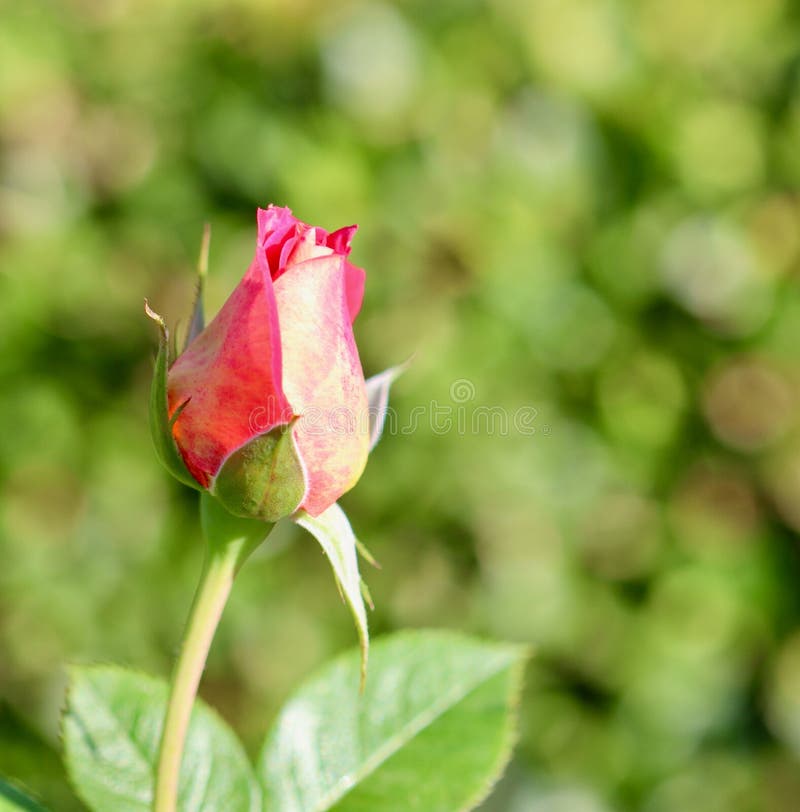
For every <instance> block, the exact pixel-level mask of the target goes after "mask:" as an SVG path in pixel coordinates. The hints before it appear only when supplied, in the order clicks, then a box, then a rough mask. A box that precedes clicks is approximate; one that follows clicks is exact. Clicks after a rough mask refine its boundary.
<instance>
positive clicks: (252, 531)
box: [153, 494, 270, 812]
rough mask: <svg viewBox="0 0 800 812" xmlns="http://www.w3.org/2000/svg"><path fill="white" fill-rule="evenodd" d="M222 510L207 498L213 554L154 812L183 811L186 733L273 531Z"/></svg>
mask: <svg viewBox="0 0 800 812" xmlns="http://www.w3.org/2000/svg"><path fill="white" fill-rule="evenodd" d="M220 511H222V508H221V507H220V506H218V503H216V500H214V499H213V498H212V497H209V496H207V495H206V494H202V497H201V513H202V519H203V528H204V531H205V535H206V537H207V540H208V550H207V553H206V561H205V564H204V566H203V572H202V574H201V576H200V583H199V585H198V587H197V592H196V593H195V597H194V603H193V604H192V609H191V612H190V614H189V621H188V624H187V627H186V633H185V635H184V639H183V646H182V648H181V653H180V656H179V657H178V662H177V663H176V665H175V670H174V672H173V676H172V686H171V689H170V696H169V702H168V704H167V714H166V716H165V718H164V730H163V733H162V737H161V746H160V750H159V757H158V766H157V769H156V781H155V791H154V795H153V812H175V810H176V809H177V803H178V778H179V776H180V767H181V760H182V757H183V750H184V744H185V742H186V731H187V729H188V727H189V720H190V718H191V714H192V707H193V705H194V700H195V697H196V696H197V688H198V686H199V684H200V677H201V676H202V674H203V669H204V668H205V664H206V658H207V657H208V651H209V649H210V648H211V641H212V640H213V638H214V633H215V631H216V629H217V626H218V625H219V621H220V618H221V617H222V611H223V609H224V608H225V604H226V602H227V600H228V596H229V595H230V592H231V588H232V586H233V580H234V578H235V577H236V573H237V572H238V570H239V567H241V565H242V564H243V563H244V561H245V559H246V558H247V556H248V555H250V553H251V552H252V551H253V550H254V549H255V548H256V547H257V546H258V544H260V543H261V541H263V539H264V538H265V537H266V535H267V533H268V532H269V529H270V528H269V525H265V524H264V523H262V522H253V521H251V520H247V519H238V518H235V517H233V516H230V515H229V514H226V513H224V512H223V513H220Z"/></svg>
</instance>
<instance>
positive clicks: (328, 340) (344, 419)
mask: <svg viewBox="0 0 800 812" xmlns="http://www.w3.org/2000/svg"><path fill="white" fill-rule="evenodd" d="M345 289H346V271H345V268H344V261H343V259H342V257H340V256H337V255H332V256H324V257H316V258H313V259H310V260H307V261H306V262H302V263H300V264H298V265H293V266H292V267H291V268H289V270H287V271H286V273H284V274H283V275H282V276H281V277H280V278H279V279H278V280H277V281H276V282H275V299H276V302H277V306H278V316H279V318H280V323H281V338H282V348H283V386H284V391H285V392H286V396H287V397H288V399H289V401H290V402H291V403H292V406H293V407H294V410H295V413H296V414H298V415H300V420H299V421H298V423H297V425H296V426H295V439H296V441H297V446H298V450H299V452H300V457H301V459H302V460H303V464H304V466H305V469H306V476H307V481H308V490H307V491H306V496H305V499H304V501H303V504H302V507H303V508H305V510H307V511H308V512H309V513H310V514H311V515H312V516H317V515H319V513H321V512H322V511H323V510H325V509H326V508H328V507H329V506H330V505H332V504H333V503H334V502H335V501H336V500H337V499H338V498H339V497H340V496H341V495H342V494H343V493H344V492H345V491H347V490H349V489H350V488H351V487H352V486H353V485H354V484H355V483H356V481H357V480H358V478H359V476H360V475H361V472H362V471H363V469H364V465H365V464H366V461H367V454H368V453H369V419H368V417H369V416H368V409H367V393H366V387H365V385H364V374H363V372H362V371H361V362H360V361H359V358H358V350H357V349H356V344H355V340H354V338H353V329H352V326H351V322H350V315H349V310H348V303H347V298H346V293H345Z"/></svg>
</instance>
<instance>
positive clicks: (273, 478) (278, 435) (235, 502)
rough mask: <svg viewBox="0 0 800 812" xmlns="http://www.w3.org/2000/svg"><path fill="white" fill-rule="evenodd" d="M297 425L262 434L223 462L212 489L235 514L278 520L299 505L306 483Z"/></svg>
mask: <svg viewBox="0 0 800 812" xmlns="http://www.w3.org/2000/svg"><path fill="white" fill-rule="evenodd" d="M293 425H294V423H293V422H292V423H286V424H284V425H282V426H276V427H275V428H274V429H272V430H271V431H267V432H265V433H264V434H259V435H258V436H257V437H254V438H253V439H252V440H249V441H248V442H246V443H245V444H244V445H243V446H241V447H240V448H238V449H237V450H236V451H234V452H233V453H232V454H231V455H230V456H229V457H228V458H227V459H226V460H225V462H224V463H223V464H222V467H221V468H220V469H219V473H218V474H217V476H216V479H215V480H214V484H213V486H212V488H211V492H212V493H213V494H214V496H216V497H217V499H219V501H220V502H221V503H222V504H223V505H224V507H225V508H226V509H227V510H228V511H229V512H230V513H232V514H233V515H234V516H243V517H245V518H248V519H259V520H261V521H262V522H277V521H278V519H282V518H284V516H289V515H291V514H292V513H294V512H295V510H297V508H298V507H299V505H300V502H301V501H302V499H303V496H304V495H305V492H306V482H305V475H304V474H303V466H302V464H301V462H300V457H299V456H298V453H297V449H296V448H295V444H294V439H293V437H292V427H293Z"/></svg>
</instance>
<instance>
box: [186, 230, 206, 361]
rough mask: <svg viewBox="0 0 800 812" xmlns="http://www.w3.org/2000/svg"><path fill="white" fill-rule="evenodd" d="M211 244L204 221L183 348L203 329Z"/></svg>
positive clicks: (204, 325)
mask: <svg viewBox="0 0 800 812" xmlns="http://www.w3.org/2000/svg"><path fill="white" fill-rule="evenodd" d="M210 244H211V226H210V225H209V224H208V223H206V224H205V225H204V226H203V239H202V242H201V243H200V257H199V258H198V260H197V289H196V291H195V295H194V307H193V308H192V320H191V321H190V322H189V329H188V330H187V332H186V340H185V341H184V345H183V349H184V350H186V348H187V347H188V346H189V345H190V344H191V343H192V341H194V340H195V339H196V338H197V336H199V335H200V333H202V332H203V330H205V327H206V318H205V309H204V306H203V294H204V293H205V287H206V276H208V250H209V246H210Z"/></svg>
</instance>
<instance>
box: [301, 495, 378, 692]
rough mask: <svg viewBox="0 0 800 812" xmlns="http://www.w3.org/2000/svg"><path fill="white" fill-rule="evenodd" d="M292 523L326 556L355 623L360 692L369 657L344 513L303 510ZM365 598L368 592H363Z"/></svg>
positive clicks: (334, 507)
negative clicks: (317, 545)
mask: <svg viewBox="0 0 800 812" xmlns="http://www.w3.org/2000/svg"><path fill="white" fill-rule="evenodd" d="M294 521H296V522H297V524H299V525H300V526H301V527H305V529H306V530H308V532H309V533H311V535H312V536H314V538H315V539H316V540H317V541H318V542H319V543H320V546H321V547H322V549H323V550H324V551H325V555H327V556H328V561H330V564H331V567H332V568H333V574H334V577H335V578H336V584H337V585H338V587H339V592H340V593H341V595H342V597H343V598H344V600H345V603H346V604H347V605H348V607H349V608H350V612H351V613H352V615H353V620H355V623H356V630H357V632H358V640H359V644H360V647H361V673H360V678H359V684H360V685H361V687H362V689H363V687H364V682H365V681H366V678H367V659H368V657H369V630H368V629H367V610H366V609H365V608H364V593H365V592H366V590H363V591H362V583H361V575H360V574H359V572H358V542H357V541H356V537H355V536H354V535H353V529H352V528H351V527H350V522H349V521H348V520H347V516H345V514H344V511H343V510H342V509H341V508H340V507H339V505H337V504H336V503H335V502H334V504H332V505H331V506H330V507H329V508H328V509H327V510H325V511H323V512H322V513H320V515H319V516H310V515H309V514H308V513H306V512H305V511H304V510H301V511H298V513H297V515H296V516H294ZM366 594H367V595H369V593H368V592H367V593H366Z"/></svg>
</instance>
